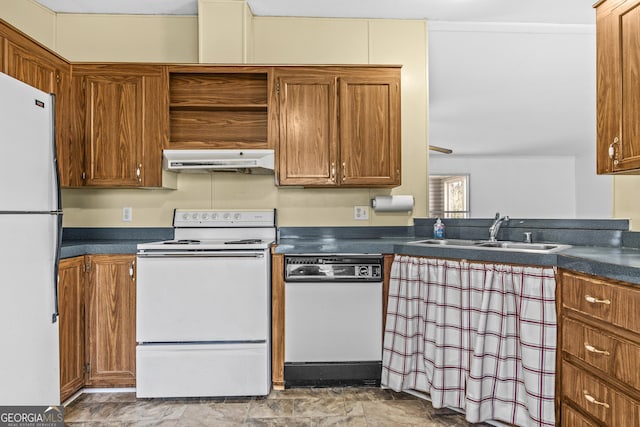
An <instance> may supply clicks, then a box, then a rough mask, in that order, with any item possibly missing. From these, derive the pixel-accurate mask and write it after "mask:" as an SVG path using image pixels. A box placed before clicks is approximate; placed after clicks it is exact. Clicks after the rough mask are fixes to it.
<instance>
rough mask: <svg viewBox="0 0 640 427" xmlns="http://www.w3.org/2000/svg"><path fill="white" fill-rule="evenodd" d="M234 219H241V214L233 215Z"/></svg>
mask: <svg viewBox="0 0 640 427" xmlns="http://www.w3.org/2000/svg"><path fill="white" fill-rule="evenodd" d="M233 219H235V220H236V221H239V220H240V214H239V213H237V214H235V215H233Z"/></svg>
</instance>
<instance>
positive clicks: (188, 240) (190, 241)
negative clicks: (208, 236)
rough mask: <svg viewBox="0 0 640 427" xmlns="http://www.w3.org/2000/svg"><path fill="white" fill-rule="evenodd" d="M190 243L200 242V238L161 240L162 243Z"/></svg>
mask: <svg viewBox="0 0 640 427" xmlns="http://www.w3.org/2000/svg"><path fill="white" fill-rule="evenodd" d="M192 243H200V240H194V239H180V240H167V241H166V242H162V244H163V245H184V244H192Z"/></svg>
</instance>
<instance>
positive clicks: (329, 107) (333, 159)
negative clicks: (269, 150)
mask: <svg viewBox="0 0 640 427" xmlns="http://www.w3.org/2000/svg"><path fill="white" fill-rule="evenodd" d="M276 87H277V91H278V117H279V138H280V140H279V183H280V184H281V185H305V186H334V185H336V183H337V179H336V172H337V167H338V165H337V161H338V159H337V131H336V108H337V107H336V78H335V76H334V75H331V74H326V73H314V72H313V71H309V70H295V71H293V70H292V71H278V72H277V73H276Z"/></svg>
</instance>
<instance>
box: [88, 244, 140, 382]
mask: <svg viewBox="0 0 640 427" xmlns="http://www.w3.org/2000/svg"><path fill="white" fill-rule="evenodd" d="M89 259H90V274H89V282H88V286H89V289H88V291H87V309H88V311H89V314H88V317H87V318H88V322H89V325H88V329H87V334H88V337H87V344H88V345H87V346H88V360H89V373H88V378H87V384H88V385H91V386H94V387H110V386H133V385H135V379H136V334H135V329H136V328H135V319H136V317H135V316H136V287H135V255H92V256H90V257H89Z"/></svg>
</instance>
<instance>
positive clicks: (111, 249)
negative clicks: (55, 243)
mask: <svg viewBox="0 0 640 427" xmlns="http://www.w3.org/2000/svg"><path fill="white" fill-rule="evenodd" d="M146 241H150V240H146ZM138 243H143V241H141V240H123V239H102V240H71V241H63V242H62V250H61V251H60V258H63V259H64V258H73V257H76V256H81V255H94V254H135V253H136V245H137V244H138Z"/></svg>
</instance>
